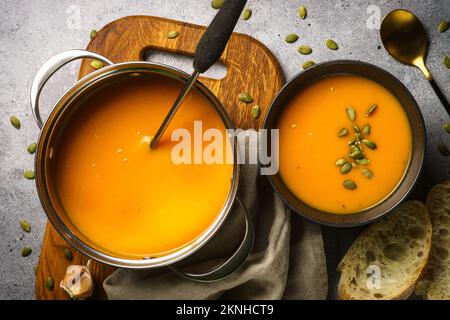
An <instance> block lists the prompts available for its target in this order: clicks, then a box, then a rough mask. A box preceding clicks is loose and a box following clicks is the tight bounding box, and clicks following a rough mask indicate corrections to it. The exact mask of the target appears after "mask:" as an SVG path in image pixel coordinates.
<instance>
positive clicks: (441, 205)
mask: <svg viewBox="0 0 450 320" xmlns="http://www.w3.org/2000/svg"><path fill="white" fill-rule="evenodd" d="M426 207H427V209H428V212H429V213H430V219H431V225H432V227H433V234H432V244H431V253H430V260H429V262H428V265H427V267H426V269H425V274H424V276H423V278H422V279H420V280H419V282H418V283H417V288H416V294H418V295H421V296H422V297H424V298H426V299H429V300H449V299H450V255H449V252H450V181H447V182H444V183H441V184H438V185H436V186H434V187H433V188H432V189H431V190H430V192H429V193H428V196H427V201H426Z"/></svg>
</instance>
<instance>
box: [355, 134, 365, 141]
mask: <svg viewBox="0 0 450 320" xmlns="http://www.w3.org/2000/svg"><path fill="white" fill-rule="evenodd" d="M362 139H363V135H362V133H361V132H358V133H357V134H356V141H357V142H360V141H361V140H362Z"/></svg>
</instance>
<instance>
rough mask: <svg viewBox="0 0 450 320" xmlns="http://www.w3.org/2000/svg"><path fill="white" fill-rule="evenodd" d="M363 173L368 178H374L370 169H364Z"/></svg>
mask: <svg viewBox="0 0 450 320" xmlns="http://www.w3.org/2000/svg"><path fill="white" fill-rule="evenodd" d="M362 174H363V176H364V177H366V178H367V179H372V178H373V173H372V171H371V170H370V169H367V168H365V169H363V171H362Z"/></svg>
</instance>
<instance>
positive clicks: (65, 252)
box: [64, 248, 73, 261]
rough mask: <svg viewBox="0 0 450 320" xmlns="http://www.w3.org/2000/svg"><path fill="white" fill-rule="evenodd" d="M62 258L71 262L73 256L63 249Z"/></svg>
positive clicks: (70, 252)
mask: <svg viewBox="0 0 450 320" xmlns="http://www.w3.org/2000/svg"><path fill="white" fill-rule="evenodd" d="M64 257H65V258H66V259H67V260H69V261H72V260H73V255H72V251H70V250H69V249H67V248H64Z"/></svg>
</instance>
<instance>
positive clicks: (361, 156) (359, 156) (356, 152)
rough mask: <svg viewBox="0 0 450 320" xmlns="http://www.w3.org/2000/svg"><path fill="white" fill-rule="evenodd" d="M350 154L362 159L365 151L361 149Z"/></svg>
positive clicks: (354, 157)
mask: <svg viewBox="0 0 450 320" xmlns="http://www.w3.org/2000/svg"><path fill="white" fill-rule="evenodd" d="M349 156H350V158H352V159H362V158H364V153H363V152H362V151H360V150H355V151H353V152H352V153H350V154H349Z"/></svg>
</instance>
